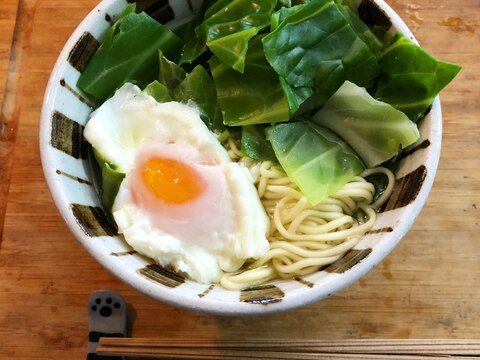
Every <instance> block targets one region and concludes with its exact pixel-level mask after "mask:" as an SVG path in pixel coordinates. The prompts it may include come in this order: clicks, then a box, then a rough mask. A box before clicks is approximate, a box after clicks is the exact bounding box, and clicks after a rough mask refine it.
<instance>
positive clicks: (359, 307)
mask: <svg viewBox="0 0 480 360" xmlns="http://www.w3.org/2000/svg"><path fill="white" fill-rule="evenodd" d="M1 4H2V11H1V13H0V98H1V99H3V102H2V113H1V115H2V117H1V123H0V171H1V172H0V224H2V225H0V229H3V232H0V233H1V235H2V237H1V242H0V358H1V359H13V358H15V359H55V358H63V359H65V358H68V359H70V358H71V359H81V358H84V357H85V351H86V347H87V342H88V339H87V329H88V322H87V313H86V303H87V300H88V298H89V296H90V294H91V293H92V292H93V291H95V290H97V289H99V288H110V289H113V290H116V291H118V292H120V293H121V294H122V295H123V296H124V298H125V299H126V301H127V302H128V303H130V304H131V305H132V306H133V307H134V309H135V311H136V319H135V322H134V326H133V335H134V336H140V337H167V338H176V339H178V338H184V339H186V341H187V340H188V337H192V336H193V337H198V336H203V337H206V338H208V339H211V341H212V342H213V341H215V340H216V339H220V338H231V337H235V338H238V337H242V336H245V335H249V336H255V337H280V338H281V337H286V338H290V337H292V336H296V337H298V338H319V339H320V338H322V339H335V338H478V337H480V288H479V283H480V261H479V253H480V251H479V247H480V246H479V245H480V209H479V207H480V170H479V169H480V95H479V94H480V75H479V70H480V67H479V65H478V62H479V59H480V26H479V25H480V0H458V1H455V2H454V1H449V0H438V1H437V0H411V1H401V0H395V1H390V4H391V6H392V7H393V8H394V9H395V10H396V11H397V12H398V13H399V14H400V16H402V17H403V18H404V19H405V21H406V22H407V24H408V25H409V26H410V27H411V29H412V30H413V31H414V33H415V34H416V36H417V39H418V40H419V41H420V42H421V44H422V45H423V47H424V48H426V49H427V50H428V51H429V52H431V53H432V54H434V55H435V56H437V57H439V58H441V59H443V60H448V61H452V62H455V63H458V64H461V65H462V66H463V70H462V71H461V72H460V74H459V76H458V77H457V78H456V79H455V80H454V81H453V83H452V84H451V85H449V86H448V88H447V89H445V90H444V91H443V93H442V95H441V100H442V106H443V116H444V118H443V119H444V122H443V126H444V133H443V150H442V157H441V161H440V166H439V169H438V172H437V177H436V181H435V183H434V186H433V189H432V192H431V195H430V197H429V199H428V201H427V203H426V205H425V208H424V209H423V211H422V213H421V215H420V216H419V218H418V220H417V221H416V223H415V225H414V226H413V228H412V229H411V231H410V232H409V233H408V235H407V236H406V237H405V238H404V239H403V240H402V241H401V243H400V244H399V246H398V247H397V248H396V249H395V250H394V251H393V252H392V253H391V254H390V255H389V256H388V257H387V258H386V259H385V260H384V261H383V262H382V263H381V264H380V265H379V266H377V268H375V269H374V270H373V271H371V272H370V273H369V274H367V275H366V276H365V277H363V278H362V279H361V280H359V281H358V282H356V283H355V284H353V285H352V286H350V287H349V288H347V289H345V290H343V291H342V292H340V293H339V294H337V295H335V296H332V297H331V298H329V299H327V300H325V301H321V302H318V303H316V304H313V305H310V306H307V307H305V308H301V309H298V310H294V311H290V312H286V313H283V314H277V315H269V316H263V317H256V318H223V317H213V316H208V315H202V314H196V313H191V312H188V311H184V310H180V309H177V308H174V307H171V306H167V305H164V304H161V303H158V302H156V301H154V300H152V299H150V298H148V297H146V296H144V295H142V294H140V293H138V292H137V291H135V290H133V289H131V288H129V287H128V286H126V285H124V284H123V283H121V282H120V281H118V280H117V279H116V278H115V277H114V276H113V275H111V274H110V273H109V272H107V271H106V270H104V269H103V268H102V267H101V266H100V265H99V264H98V263H96V262H95V261H94V260H93V259H92V258H91V257H90V255H88V254H87V252H86V251H85V250H84V249H83V248H82V247H81V245H80V244H79V243H78V242H77V241H76V240H75V239H74V237H73V236H72V235H71V234H70V233H69V231H68V230H67V227H66V226H65V224H64V223H63V220H62V218H61V217H60V215H59V214H58V212H57V210H56V208H55V206H54V204H53V202H52V199H51V197H50V195H49V192H48V189H47V186H46V183H45V181H44V177H43V173H42V168H41V163H40V157H39V149H38V129H39V119H40V110H41V104H42V99H43V93H44V90H45V86H46V83H47V81H48V78H49V75H50V71H51V70H52V67H53V65H54V62H55V60H56V57H57V56H58V54H59V51H60V50H61V48H62V46H63V44H64V43H65V41H66V40H67V38H68V37H69V35H70V34H71V32H72V31H73V29H74V28H75V26H76V25H77V24H78V23H79V22H80V21H81V19H82V18H83V17H84V16H85V15H86V14H87V13H88V12H89V11H90V10H91V9H92V8H93V7H94V6H95V5H96V0H83V1H77V0H63V1H60V0H2V1H1ZM12 40H13V42H12Z"/></svg>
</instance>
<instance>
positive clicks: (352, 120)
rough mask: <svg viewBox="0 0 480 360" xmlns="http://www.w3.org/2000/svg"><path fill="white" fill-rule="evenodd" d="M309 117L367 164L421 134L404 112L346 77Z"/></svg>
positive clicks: (380, 160) (389, 155)
mask: <svg viewBox="0 0 480 360" xmlns="http://www.w3.org/2000/svg"><path fill="white" fill-rule="evenodd" d="M312 120H313V121H314V122H315V123H317V124H319V125H321V126H324V127H326V128H328V129H330V130H332V131H333V132H335V133H336V134H337V135H338V136H340V137H341V138H342V139H344V140H345V141H346V142H347V143H348V144H349V145H350V146H351V147H352V148H353V150H355V152H356V153H357V154H358V156H359V157H360V158H361V159H362V160H363V161H364V163H365V164H366V165H367V167H369V168H372V167H375V166H377V165H380V164H381V163H383V162H385V161H387V160H389V159H391V158H392V157H394V156H395V155H397V154H398V153H399V152H400V151H401V150H402V149H404V148H405V147H407V146H409V145H411V144H413V143H414V142H415V141H417V140H418V139H419V138H420V133H419V131H418V128H417V125H416V124H415V123H414V122H413V121H411V120H410V119H409V118H408V116H407V115H405V114H404V113H403V112H401V111H400V110H397V109H395V108H394V107H393V106H391V105H389V104H387V103H384V102H381V101H378V100H375V99H374V98H373V97H372V96H370V94H369V93H368V92H367V91H366V90H365V88H362V87H359V86H357V85H355V84H354V83H351V82H349V81H345V83H344V84H343V85H342V86H341V87H340V89H338V90H337V92H336V93H335V94H334V95H333V96H332V97H331V98H330V99H328V101H327V102H326V103H325V105H324V106H323V107H322V108H321V109H320V110H319V111H318V112H317V113H316V114H315V115H314V116H313V119H312Z"/></svg>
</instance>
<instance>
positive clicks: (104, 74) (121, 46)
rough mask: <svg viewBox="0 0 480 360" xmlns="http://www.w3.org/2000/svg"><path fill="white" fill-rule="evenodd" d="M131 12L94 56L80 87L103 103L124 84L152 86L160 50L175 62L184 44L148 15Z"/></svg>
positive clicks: (126, 13)
mask: <svg viewBox="0 0 480 360" xmlns="http://www.w3.org/2000/svg"><path fill="white" fill-rule="evenodd" d="M133 10H134V7H133V8H132V7H131V6H129V7H127V11H126V12H125V14H124V15H123V17H121V18H120V19H119V20H118V21H116V22H115V24H114V25H113V26H112V27H111V28H110V29H109V31H108V33H107V34H106V37H105V39H104V41H103V42H102V44H101V45H100V47H99V48H98V50H97V51H96V52H95V54H94V55H93V56H92V58H91V60H90V62H89V63H88V65H87V67H86V68H85V71H84V72H83V73H82V74H81V75H80V78H79V79H78V82H77V86H78V88H79V89H81V90H83V91H84V92H86V93H87V94H90V95H92V96H94V97H95V98H97V99H99V100H106V99H107V98H108V97H109V96H111V95H112V94H113V93H114V92H115V90H116V89H117V88H118V87H120V86H121V85H122V84H123V83H125V82H127V81H130V82H135V83H144V84H148V83H150V82H151V81H153V80H154V79H155V78H156V75H157V74H156V72H157V69H158V50H159V49H161V50H162V52H163V53H164V54H165V56H167V57H169V58H174V57H175V56H177V54H179V51H180V50H181V48H182V45H183V42H182V40H181V39H180V38H179V37H178V36H177V35H175V34H174V33H173V32H172V31H171V30H170V29H168V28H167V27H166V26H164V25H162V24H160V23H159V22H157V21H156V20H154V19H153V18H151V17H150V16H148V15H147V14H145V13H143V12H142V13H139V14H137V13H135V12H133Z"/></svg>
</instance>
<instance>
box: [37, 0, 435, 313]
mask: <svg viewBox="0 0 480 360" xmlns="http://www.w3.org/2000/svg"><path fill="white" fill-rule="evenodd" d="M188 3H190V2H188ZM200 3H201V2H198V4H196V5H195V6H200ZM171 4H172V5H171V6H172V7H171V9H170V10H171V17H170V18H169V19H168V21H169V24H170V25H171V26H177V25H178V24H181V23H183V22H185V21H188V20H189V19H190V18H191V16H192V14H193V13H194V12H195V11H197V10H198V9H197V8H189V6H187V2H180V1H179V2H171ZM173 4H175V5H174V6H173ZM376 4H377V5H378V6H379V7H380V8H381V9H382V10H383V12H384V13H385V14H387V16H388V17H389V18H390V19H391V21H392V24H393V25H392V28H391V30H390V31H401V32H402V33H403V34H404V35H406V36H407V37H410V38H411V39H413V40H414V37H413V35H412V33H411V32H410V30H409V29H408V28H407V26H406V25H405V24H404V23H403V21H402V20H401V19H400V18H399V17H398V15H396V14H395V12H394V11H393V10H392V9H391V8H390V7H389V6H388V5H387V4H386V3H384V2H383V1H381V0H377V1H376ZM126 5H127V1H126V0H104V1H102V2H101V3H100V4H99V5H98V6H97V7H96V8H95V9H94V10H92V12H91V13H90V14H89V15H88V16H87V17H86V18H85V20H84V21H83V22H82V23H81V24H80V25H79V26H78V28H77V29H76V30H75V31H74V33H73V34H72V36H71V37H70V39H69V40H68V41H67V43H66V45H65V47H64V49H63V50H62V52H61V54H60V56H59V58H58V60H57V63H56V65H55V67H54V69H53V72H52V75H51V78H50V81H49V83H48V86H47V89H46V94H45V99H44V104H43V109H42V117H41V127H40V148H41V156H42V165H43V169H44V172H45V177H46V179H47V182H48V185H49V188H50V191H51V193H52V196H53V199H54V202H55V204H56V206H57V207H58V209H59V211H60V213H61V215H62V217H63V218H64V220H65V222H66V223H67V225H68V227H69V229H70V230H71V232H72V233H73V234H74V235H75V237H76V238H77V239H78V240H79V241H80V242H81V243H82V244H83V246H84V247H85V248H86V249H87V250H88V251H89V252H90V254H91V255H92V256H93V257H94V258H96V259H97V260H98V261H99V262H100V263H101V264H102V265H103V266H104V267H105V268H106V269H108V270H109V271H111V272H112V273H113V274H115V275H116V276H118V277H119V278H120V279H122V280H123V281H125V282H126V283H128V284H129V285H131V286H132V287H134V288H136V289H137V290H139V291H141V292H143V293H145V294H147V295H149V296H151V297H153V298H155V299H157V300H159V301H162V302H166V303H169V304H171V305H174V306H180V307H183V308H187V309H191V310H197V311H202V312H208V313H215V314H223V315H247V314H249V315H251V314H264V313H270V312H278V311H283V310H287V309H291V308H295V307H299V306H302V305H306V304H309V303H312V302H314V301H317V300H320V299H322V298H325V297H327V296H330V295H332V294H334V293H336V292H337V291H339V290H341V289H343V288H345V287H346V286H348V285H349V284H351V283H352V282H353V281H355V280H357V279H358V278H360V277H361V276H362V275H364V274H365V273H367V272H368V271H369V270H370V269H371V268H372V267H374V266H375V265H376V264H377V263H379V262H380V261H381V260H382V259H383V258H384V257H385V256H386V255H387V254H388V253H389V252H390V251H391V250H392V249H393V248H394V247H395V246H396V245H397V243H398V242H399V241H400V239H401V238H402V237H403V236H404V235H405V234H406V232H407V231H408V230H409V229H410V227H411V226H412V224H413V222H414V219H415V218H416V216H417V215H418V213H419V212H420V210H421V208H422V207H423V204H424V203H425V201H426V198H427V195H428V193H429V191H430V188H431V186H432V183H433V178H434V176H435V172H436V168H437V165H438V159H439V154H440V143H441V110H440V101H439V99H438V97H437V98H436V99H435V101H434V103H433V106H432V109H431V111H430V112H429V114H428V115H427V116H426V117H425V118H424V119H423V120H422V122H421V124H420V132H421V139H420V140H419V142H418V143H417V144H415V145H413V146H412V147H411V148H410V150H409V151H407V152H406V153H405V155H404V156H403V158H402V160H401V161H400V164H399V167H398V170H397V172H396V184H395V189H394V193H393V194H392V196H391V198H390V200H389V201H388V203H387V204H386V206H385V207H384V209H383V210H382V211H381V212H380V213H379V214H378V217H377V220H376V222H375V225H374V227H373V229H372V230H371V231H369V232H368V233H367V234H366V235H365V236H364V237H363V238H362V240H361V241H360V242H359V244H358V245H356V246H355V247H354V248H353V249H352V250H350V251H349V252H348V253H347V254H346V255H345V256H344V257H343V258H342V259H340V260H338V261H337V262H335V263H334V264H332V265H330V266H329V267H328V268H326V269H324V270H322V271H318V272H316V273H314V274H311V275H308V276H304V277H301V278H296V279H294V280H276V281H271V282H269V283H268V284H266V285H264V286H260V287H258V288H254V289H249V290H244V291H226V290H224V289H222V288H221V287H219V286H218V285H205V284H199V283H195V282H193V281H190V280H187V279H185V278H183V277H182V276H179V275H177V274H174V273H171V272H169V271H167V270H166V269H164V268H162V267H160V266H158V265H155V264H154V263H153V261H152V260H150V259H148V258H145V257H143V256H141V255H139V254H138V253H136V252H135V251H133V249H132V248H131V247H130V246H128V244H127V243H126V242H125V241H124V240H123V239H122V238H121V237H120V236H118V235H116V234H115V229H114V228H113V227H112V226H111V225H110V223H109V222H108V220H107V218H106V216H105V212H104V211H103V209H102V207H101V205H100V201H99V198H98V195H97V191H96V188H95V180H94V176H93V172H92V169H91V166H90V161H89V159H88V146H87V144H86V142H85V140H84V139H83V135H82V133H83V128H84V126H85V124H86V122H87V120H88V117H89V114H90V112H91V111H92V109H93V108H95V106H96V105H97V104H95V103H94V102H93V101H92V100H90V99H89V98H88V97H86V96H84V94H82V93H81V91H80V90H78V89H77V87H76V85H75V84H76V82H77V79H78V77H79V76H80V74H81V72H82V71H83V70H84V69H85V65H86V63H87V62H88V60H89V59H90V57H91V56H92V54H93V53H94V51H95V50H96V49H97V48H98V46H99V41H100V40H101V39H102V37H103V36H104V34H105V32H106V31H107V30H108V28H109V27H110V26H111V24H112V21H114V20H115V19H116V18H118V16H119V15H120V14H121V12H122V10H123V9H124V7H125V6H126ZM414 41H415V40H414Z"/></svg>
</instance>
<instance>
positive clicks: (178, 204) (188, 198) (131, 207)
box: [84, 83, 269, 283]
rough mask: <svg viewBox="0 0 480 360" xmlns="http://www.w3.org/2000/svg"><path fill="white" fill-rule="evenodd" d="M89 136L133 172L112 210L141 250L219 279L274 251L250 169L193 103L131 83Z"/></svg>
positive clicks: (101, 112)
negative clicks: (160, 96)
mask: <svg viewBox="0 0 480 360" xmlns="http://www.w3.org/2000/svg"><path fill="white" fill-rule="evenodd" d="M84 136H85V138H86V140H87V141H89V142H90V143H91V144H92V146H93V147H94V148H95V150H96V151H98V152H99V153H100V154H101V155H102V156H103V157H104V158H105V159H106V160H107V161H109V162H111V163H113V164H115V165H116V166H117V167H118V169H119V171H121V172H123V173H125V174H126V176H125V179H124V180H123V182H122V184H121V185H120V189H119V191H118V194H117V196H116V198H115V202H114V204H113V207H112V214H113V217H114V219H115V222H116V224H117V226H118V231H119V234H122V235H123V236H124V238H125V240H126V241H127V242H128V243H129V244H130V245H131V246H132V247H133V248H134V249H135V250H136V251H138V252H139V253H141V254H143V255H146V256H148V257H150V258H152V259H154V260H155V261H156V262H157V263H159V264H160V265H162V266H169V267H172V268H174V269H175V270H176V271H179V272H182V273H185V274H187V275H188V276H189V277H190V278H192V279H193V280H196V281H199V282H202V283H211V282H217V281H219V279H220V277H221V276H222V274H223V273H224V272H232V271H236V270H238V269H239V268H240V267H241V266H242V265H243V264H244V263H245V261H246V259H249V258H258V257H260V256H262V255H263V254H265V252H266V251H267V250H268V247H269V245H268V240H267V239H266V233H267V231H268V227H269V221H268V217H267V215H266V213H265V210H264V208H263V206H262V204H261V202H260V199H259V197H258V194H257V190H256V188H255V186H254V183H253V182H254V180H253V178H252V176H251V174H250V172H249V171H248V169H246V168H245V167H243V166H241V165H240V164H238V163H236V162H232V161H231V159H230V157H229V155H228V152H227V151H226V149H225V148H224V147H223V146H222V145H221V144H220V143H219V141H218V139H217V137H216V135H215V134H213V133H212V132H210V130H209V129H208V128H207V127H206V125H205V124H204V122H203V121H202V120H201V118H200V112H199V110H198V109H197V108H196V107H195V106H194V105H193V104H183V103H179V102H167V103H158V102H157V101H156V100H155V99H154V98H153V97H151V96H149V95H147V94H145V93H143V92H142V91H141V90H140V89H139V88H138V87H137V86H136V85H133V84H129V83H127V84H125V85H123V86H122V87H121V88H120V89H119V90H117V92H116V93H115V95H114V96H113V97H112V98H110V99H109V100H107V101H106V102H105V103H103V104H102V105H101V106H100V107H99V108H98V109H97V110H95V111H94V112H93V113H92V115H91V118H90V120H89V122H88V123H87V125H86V126H85V131H84Z"/></svg>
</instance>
